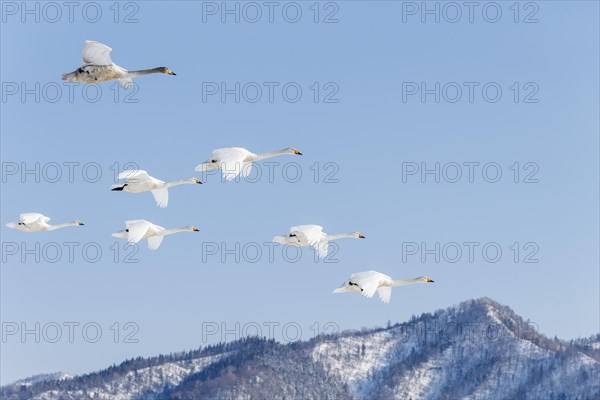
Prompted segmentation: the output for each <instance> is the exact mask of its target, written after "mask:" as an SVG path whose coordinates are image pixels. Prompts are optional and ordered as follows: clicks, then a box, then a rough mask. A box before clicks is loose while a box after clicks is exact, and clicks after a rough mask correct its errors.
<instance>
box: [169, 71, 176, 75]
mask: <svg viewBox="0 0 600 400" xmlns="http://www.w3.org/2000/svg"><path fill="white" fill-rule="evenodd" d="M167 74H169V75H177V74H176V73H175V72H173V71H171V70H168V71H167Z"/></svg>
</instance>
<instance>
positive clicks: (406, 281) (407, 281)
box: [392, 279, 421, 286]
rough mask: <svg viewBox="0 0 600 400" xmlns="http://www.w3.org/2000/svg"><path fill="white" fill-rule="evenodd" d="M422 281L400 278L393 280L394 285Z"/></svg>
mask: <svg viewBox="0 0 600 400" xmlns="http://www.w3.org/2000/svg"><path fill="white" fill-rule="evenodd" d="M420 282H421V281H420V280H419V279H399V280H395V281H392V286H404V285H410V284H412V283H420Z"/></svg>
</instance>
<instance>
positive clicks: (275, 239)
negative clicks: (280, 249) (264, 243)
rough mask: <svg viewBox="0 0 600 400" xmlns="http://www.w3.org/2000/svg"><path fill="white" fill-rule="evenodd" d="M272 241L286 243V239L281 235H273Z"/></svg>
mask: <svg viewBox="0 0 600 400" xmlns="http://www.w3.org/2000/svg"><path fill="white" fill-rule="evenodd" d="M272 242H273V243H279V244H286V243H287V241H286V240H285V238H284V237H283V236H275V237H274V238H273V240H272Z"/></svg>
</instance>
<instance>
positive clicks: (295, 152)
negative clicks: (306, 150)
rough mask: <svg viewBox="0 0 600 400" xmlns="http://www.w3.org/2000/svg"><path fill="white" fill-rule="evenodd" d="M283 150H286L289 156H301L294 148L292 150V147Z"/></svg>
mask: <svg viewBox="0 0 600 400" xmlns="http://www.w3.org/2000/svg"><path fill="white" fill-rule="evenodd" d="M285 150H286V151H287V152H288V153H290V154H295V155H297V156H301V155H302V153H300V152H299V151H298V149H295V148H293V147H288V148H287V149H285Z"/></svg>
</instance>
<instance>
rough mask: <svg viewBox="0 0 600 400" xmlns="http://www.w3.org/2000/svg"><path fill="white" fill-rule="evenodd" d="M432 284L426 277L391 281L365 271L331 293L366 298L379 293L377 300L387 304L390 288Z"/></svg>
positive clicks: (378, 274)
mask: <svg viewBox="0 0 600 400" xmlns="http://www.w3.org/2000/svg"><path fill="white" fill-rule="evenodd" d="M427 282H433V281H432V280H431V279H429V278H428V277H426V276H420V277H418V278H415V279H407V280H397V281H395V280H393V279H392V278H390V277H389V276H387V275H385V274H382V273H381V272H377V271H365V272H358V273H356V274H352V275H351V276H350V279H348V280H347V281H346V282H344V283H343V284H342V286H340V287H339V288H337V289H335V290H334V291H333V293H342V292H357V293H361V294H362V295H363V296H366V297H368V298H371V297H373V295H374V294H375V292H376V291H377V292H378V293H379V298H380V299H381V301H383V302H384V303H389V301H390V297H391V296H392V287H394V286H402V285H410V284H411V283H427Z"/></svg>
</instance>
